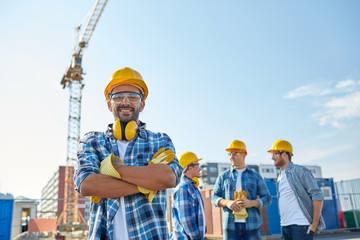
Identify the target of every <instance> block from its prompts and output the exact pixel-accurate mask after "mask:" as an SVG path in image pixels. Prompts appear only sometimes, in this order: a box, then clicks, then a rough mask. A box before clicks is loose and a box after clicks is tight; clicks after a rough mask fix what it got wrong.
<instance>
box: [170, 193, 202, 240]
mask: <svg viewBox="0 0 360 240" xmlns="http://www.w3.org/2000/svg"><path fill="white" fill-rule="evenodd" d="M174 204H175V208H176V209H177V212H178V215H179V220H180V222H181V225H182V226H183V227H184V232H185V234H186V235H187V236H189V237H190V239H201V238H202V237H203V234H202V232H200V229H199V228H198V226H197V223H196V219H197V218H196V214H195V206H193V204H192V197H191V194H190V192H189V191H188V189H186V188H185V187H181V188H179V190H178V191H176V192H175V193H174Z"/></svg>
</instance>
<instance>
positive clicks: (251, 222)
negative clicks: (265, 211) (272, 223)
mask: <svg viewBox="0 0 360 240" xmlns="http://www.w3.org/2000/svg"><path fill="white" fill-rule="evenodd" d="M236 179H237V171H236V170H235V169H234V168H233V167H231V168H230V169H228V170H226V171H224V172H222V173H221V174H220V175H219V176H218V178H217V179H216V183H215V186H214V190H213V194H212V196H211V202H212V204H214V205H215V206H217V207H219V201H220V200H221V199H229V200H234V192H235V190H236ZM241 187H242V190H245V191H246V193H247V194H248V196H247V199H249V200H257V201H259V203H260V207H259V208H255V207H252V208H247V209H246V211H247V213H248V215H249V216H248V217H247V218H246V223H245V225H246V230H255V229H258V228H259V227H260V225H261V223H262V219H261V215H260V208H263V207H267V206H269V205H270V204H271V196H270V193H269V190H268V189H267V187H266V184H265V182H264V180H263V178H262V177H261V175H260V174H259V173H257V172H255V171H254V170H252V169H250V168H249V167H246V169H245V171H244V172H243V173H242V175H241ZM257 196H259V197H260V198H257ZM223 229H224V230H230V231H234V230H235V217H234V214H233V213H232V210H231V209H229V208H227V207H223Z"/></svg>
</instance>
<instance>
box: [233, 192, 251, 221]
mask: <svg viewBox="0 0 360 240" xmlns="http://www.w3.org/2000/svg"><path fill="white" fill-rule="evenodd" d="M246 198H247V193H246V192H245V191H239V192H237V191H235V192H234V200H235V202H240V201H241V200H242V199H246ZM233 214H234V216H235V218H236V219H243V218H247V217H248V213H247V211H246V208H241V210H240V211H239V212H234V211H233Z"/></svg>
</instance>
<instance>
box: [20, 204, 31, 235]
mask: <svg viewBox="0 0 360 240" xmlns="http://www.w3.org/2000/svg"><path fill="white" fill-rule="evenodd" d="M29 221H30V208H23V209H22V211H21V232H26V231H27V230H28V227H29Z"/></svg>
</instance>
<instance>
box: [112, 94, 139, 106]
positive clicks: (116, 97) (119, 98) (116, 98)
mask: <svg viewBox="0 0 360 240" xmlns="http://www.w3.org/2000/svg"><path fill="white" fill-rule="evenodd" d="M125 98H127V99H128V100H129V101H130V102H131V103H139V102H141V101H142V95H141V94H140V93H137V92H129V91H124V92H116V93H112V94H111V95H110V99H111V101H113V102H116V103H120V102H123V101H124V99H125Z"/></svg>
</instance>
